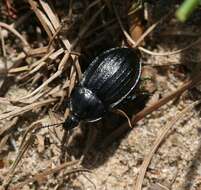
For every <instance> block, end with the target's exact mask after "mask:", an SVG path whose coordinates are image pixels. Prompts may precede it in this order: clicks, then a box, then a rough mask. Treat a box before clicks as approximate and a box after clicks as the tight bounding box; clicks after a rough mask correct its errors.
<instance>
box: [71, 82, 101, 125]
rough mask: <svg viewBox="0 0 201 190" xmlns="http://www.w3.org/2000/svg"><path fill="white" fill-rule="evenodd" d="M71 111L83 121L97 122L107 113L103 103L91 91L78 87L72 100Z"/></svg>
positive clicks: (73, 92) (73, 93)
mask: <svg viewBox="0 0 201 190" xmlns="http://www.w3.org/2000/svg"><path fill="white" fill-rule="evenodd" d="M70 111H71V112H72V114H73V115H76V116H77V117H79V118H80V119H81V120H86V121H89V122H90V121H91V122H92V121H96V120H99V119H101V117H102V116H103V114H104V113H105V109H104V106H103V104H102V101H101V100H100V99H99V98H98V97H97V96H96V94H95V93H93V92H92V91H91V90H89V89H87V88H85V87H82V86H78V87H76V88H74V90H73V91H72V94H71V99H70Z"/></svg>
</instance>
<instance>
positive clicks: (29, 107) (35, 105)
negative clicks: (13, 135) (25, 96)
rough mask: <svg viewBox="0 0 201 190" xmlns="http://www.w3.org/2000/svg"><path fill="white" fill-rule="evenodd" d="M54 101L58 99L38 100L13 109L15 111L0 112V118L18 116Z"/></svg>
mask: <svg viewBox="0 0 201 190" xmlns="http://www.w3.org/2000/svg"><path fill="white" fill-rule="evenodd" d="M54 101H56V99H48V100H44V101H40V102H37V103H33V104H31V105H27V106H24V107H22V108H16V109H15V110H13V111H11V112H9V113H3V114H0V120H3V119H7V118H9V117H15V116H18V115H20V114H23V113H25V112H28V111H30V110H33V109H36V108H40V107H42V106H44V105H48V104H50V103H53V102H54Z"/></svg>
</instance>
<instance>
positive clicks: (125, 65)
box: [80, 48, 141, 107]
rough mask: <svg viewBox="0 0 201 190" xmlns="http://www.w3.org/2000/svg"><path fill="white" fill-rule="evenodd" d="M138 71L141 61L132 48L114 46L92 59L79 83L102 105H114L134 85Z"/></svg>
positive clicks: (138, 74) (139, 70) (137, 77)
mask: <svg viewBox="0 0 201 190" xmlns="http://www.w3.org/2000/svg"><path fill="white" fill-rule="evenodd" d="M140 72H141V63H140V60H139V58H138V56H137V54H136V53H135V52H134V50H133V49H129V48H114V49H110V50H108V51H105V52H104V53H102V54H101V55H99V56H98V57H96V58H95V59H94V61H92V63H91V64H90V65H89V67H88V69H87V70H86V71H85V73H84V75H83V79H82V80H81V82H80V83H81V85H82V86H84V87H85V88H88V89H90V90H91V91H92V92H93V93H95V94H96V96H97V97H99V99H100V100H102V102H103V103H104V105H107V106H110V107H114V106H115V105H117V104H119V103H120V102H121V101H122V100H123V99H124V98H125V97H126V96H127V95H128V94H129V93H130V92H131V91H132V90H133V88H134V87H135V86H136V84H137V82H138V80H139V76H140Z"/></svg>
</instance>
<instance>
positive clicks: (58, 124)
mask: <svg viewBox="0 0 201 190" xmlns="http://www.w3.org/2000/svg"><path fill="white" fill-rule="evenodd" d="M63 124H64V122H60V123H54V124H50V125H43V126H42V127H41V128H47V127H48V128H49V127H54V126H56V127H59V126H60V125H63Z"/></svg>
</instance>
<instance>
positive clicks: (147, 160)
mask: <svg viewBox="0 0 201 190" xmlns="http://www.w3.org/2000/svg"><path fill="white" fill-rule="evenodd" d="M200 102H201V101H196V102H193V103H192V104H190V105H189V106H188V107H186V108H185V109H183V110H182V111H181V112H179V113H178V114H176V116H175V117H173V118H172V120H171V121H170V122H168V123H167V124H166V125H165V126H164V127H163V128H162V129H161V130H160V131H159V133H158V135H157V138H156V140H155V142H154V144H153V146H152V147H151V150H150V152H149V153H148V154H147V156H145V158H144V161H143V163H142V165H141V169H140V172H139V175H138V178H137V181H136V184H135V185H134V188H133V189H134V190H141V188H142V183H143V179H144V176H145V173H146V170H147V167H148V165H149V163H150V161H151V159H152V157H153V155H154V153H155V152H156V151H157V149H158V147H159V146H160V144H161V143H162V141H163V140H164V138H165V136H166V134H167V133H168V131H169V130H170V129H171V128H172V127H173V126H174V125H175V124H176V122H178V121H179V120H180V119H181V118H182V117H183V116H184V115H185V114H186V112H189V111H190V110H192V109H193V108H194V106H196V105H198V104H200Z"/></svg>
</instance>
